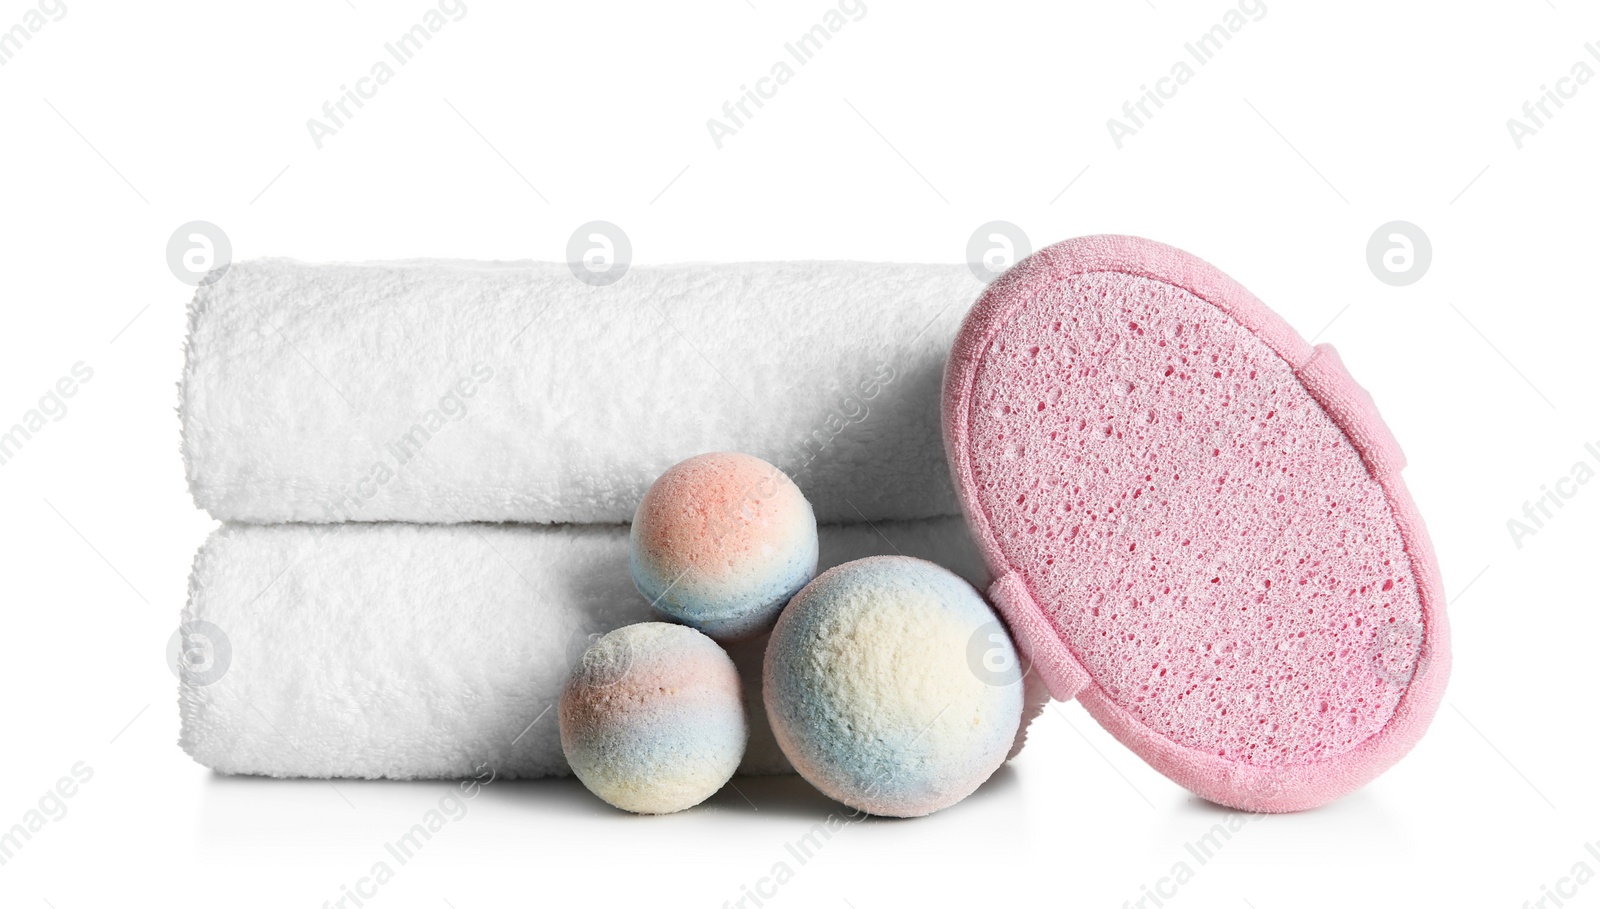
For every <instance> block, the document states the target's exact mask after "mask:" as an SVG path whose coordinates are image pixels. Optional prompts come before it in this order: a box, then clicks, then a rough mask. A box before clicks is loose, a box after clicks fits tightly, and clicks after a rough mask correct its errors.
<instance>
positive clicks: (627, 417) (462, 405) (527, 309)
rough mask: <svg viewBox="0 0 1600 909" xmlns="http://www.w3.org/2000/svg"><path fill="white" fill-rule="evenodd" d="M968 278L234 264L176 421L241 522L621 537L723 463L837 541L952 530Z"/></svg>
mask: <svg viewBox="0 0 1600 909" xmlns="http://www.w3.org/2000/svg"><path fill="white" fill-rule="evenodd" d="M980 289H981V288H980V286H979V284H978V283H977V281H976V279H974V278H973V276H972V274H971V272H970V271H969V270H968V269H967V268H966V267H965V266H963V265H883V264H867V263H855V262H794V263H757V264H743V265H676V266H654V267H647V266H636V267H634V268H632V269H631V270H629V271H628V272H627V274H626V275H625V276H624V277H623V278H622V280H620V281H618V282H617V283H615V284H612V285H609V286H605V287H594V286H590V285H588V284H585V283H583V282H581V281H579V280H577V279H576V278H575V277H574V276H573V274H572V272H571V271H570V269H569V268H568V266H567V265H564V264H548V263H547V264H541V263H469V262H440V261H413V262H398V263H374V264H359V265H308V264H303V263H299V262H294V261H290V260H284V259H264V260H256V261H247V262H239V263H236V264H235V265H234V266H233V267H232V268H231V269H230V270H229V271H228V272H227V274H226V276H225V277H224V278H223V279H222V280H220V281H218V282H217V283H215V284H211V285H208V286H205V287H202V288H200V290H199V291H198V292H197V293H196V294H195V297H194V301H193V303H192V305H191V307H190V312H189V341H188V349H187V357H186V364H185V368H184V376H183V385H182V396H181V403H180V416H181V418H182V424H183V454H184V462H185V467H186V472H187V476H188V480H189V487H190V491H191V492H192V493H193V495H194V499H195V502H196V503H197V504H198V505H199V506H200V507H201V508H204V509H205V510H207V511H209V512H210V513H211V514H212V515H213V516H214V517H216V518H218V519H220V520H225V521H244V522H255V523H272V522H283V521H301V522H312V523H325V522H337V521H391V520H392V521H415V522H431V523H454V522H465V521H515V522H527V523H578V524H587V523H624V522H627V521H629V520H630V519H632V517H633V511H634V508H635V506H637V505H638V503H639V499H640V497H641V496H643V495H644V492H645V490H646V489H647V488H648V487H649V485H650V483H651V481H653V480H654V479H655V478H656V477H658V476H660V475H661V474H662V472H664V471H665V470H666V469H667V468H669V467H671V466H672V465H673V464H675V463H677V462H679V461H681V460H683V459H685V458H688V457H690V456H692V455H696V454H700V453H702V452H706V451H717V450H720V451H740V452H744V453H746V454H750V455H754V456H756V457H759V458H762V459H764V460H766V461H769V462H771V463H773V464H775V465H777V466H778V467H779V468H780V469H782V470H783V471H784V472H785V473H786V474H788V475H789V476H791V477H792V478H793V479H794V480H795V482H796V483H797V484H798V485H799V486H800V488H801V490H802V491H804V492H805V494H806V496H807V498H808V499H809V500H810V501H811V504H812V506H813V507H814V508H815V509H816V514H817V518H818V520H820V521H823V522H845V521H862V520H868V521H878V520H886V519H888V520H898V519H911V518H922V517H932V516H939V515H955V514H958V513H959V507H958V506H957V503H956V500H955V496H954V492H953V490H952V488H951V485H950V477H949V472H948V470H947V468H946V466H945V463H944V459H943V453H942V449H941V445H940V429H939V387H940V380H941V376H942V373H943V368H944V361H945V356H946V354H947V353H948V351H949V349H950V341H951V338H952V337H953V336H954V334H955V331H956V328H957V326H958V325H959V323H960V319H961V315H962V314H963V313H964V312H965V311H966V309H967V307H968V306H969V305H970V304H971V301H972V300H973V298H974V297H975V296H976V295H977V293H978V291H979V290H980Z"/></svg>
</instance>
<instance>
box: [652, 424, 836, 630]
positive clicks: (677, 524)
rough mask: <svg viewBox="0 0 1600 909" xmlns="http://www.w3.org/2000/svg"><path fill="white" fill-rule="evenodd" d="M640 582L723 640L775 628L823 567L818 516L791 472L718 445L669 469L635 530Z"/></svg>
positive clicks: (658, 603) (680, 616)
mask: <svg viewBox="0 0 1600 909" xmlns="http://www.w3.org/2000/svg"><path fill="white" fill-rule="evenodd" d="M629 543H630V546H629V554H628V567H629V570H630V571H631V572H632V573H633V583H634V586H636V587H638V588H639V592H640V593H641V594H644V596H645V597H646V598H647V599H649V600H650V602H651V603H653V604H654V605H655V608H656V609H658V610H660V611H661V612H662V613H663V614H665V615H667V616H669V617H670V618H672V619H674V620H676V621H679V622H682V623H683V624H685V625H688V626H690V627H692V628H698V629H699V630H701V631H703V632H705V633H706V634H708V635H710V636H711V637H713V638H715V639H716V640H718V641H724V642H729V641H740V640H744V639H746V638H750V637H754V636H755V635H758V634H760V633H762V632H764V631H766V630H767V629H769V628H771V627H772V623H773V622H774V621H776V620H777V617H778V613H779V611H780V610H782V609H783V606H784V604H785V603H787V602H789V598H790V597H792V596H794V595H795V593H796V592H797V591H799V589H800V588H801V587H804V586H805V585H806V582H807V581H810V580H811V578H812V577H813V576H814V575H815V574H816V573H817V517H816V514H815V513H813V512H812V510H811V503H809V502H807V501H806V497H805V496H804V495H803V494H801V492H800V488H799V487H798V486H796V485H794V481H793V480H790V479H789V478H788V477H787V476H785V475H784V473H783V471H781V470H779V469H778V468H776V467H774V466H772V465H771V464H768V463H767V462H766V461H763V460H761V459H760V458H754V457H751V456H750V455H744V454H735V453H732V452H713V453H711V454H703V455H697V456H695V457H692V458H690V459H689V460H687V461H683V462H682V463H679V464H677V465H675V466H674V467H672V469H670V470H668V471H667V472H666V473H664V474H662V475H661V477H660V479H658V480H656V481H655V483H653V484H652V485H651V486H650V489H649V491H647V492H646V493H645V494H644V498H643V499H642V500H640V502H639V509H638V511H637V512H635V513H634V516H633V528H632V530H631V532H630V534H629Z"/></svg>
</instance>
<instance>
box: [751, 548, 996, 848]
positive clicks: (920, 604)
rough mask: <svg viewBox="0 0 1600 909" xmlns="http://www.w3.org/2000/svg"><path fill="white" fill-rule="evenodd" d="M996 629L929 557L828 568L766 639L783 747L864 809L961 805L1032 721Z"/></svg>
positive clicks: (967, 590)
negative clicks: (1027, 718) (1024, 712)
mask: <svg viewBox="0 0 1600 909" xmlns="http://www.w3.org/2000/svg"><path fill="white" fill-rule="evenodd" d="M999 628H1000V626H999V625H998V624H997V621H996V617H995V614H994V612H993V611H991V610H990V609H989V606H988V604H987V603H985V602H984V601H983V598H982V597H980V596H979V595H978V592H977V591H976V590H973V589H972V587H971V585H969V584H968V583H967V582H966V581H964V580H962V579H961V578H960V577H958V576H957V575H955V574H954V573H952V572H950V571H948V570H946V569H944V568H941V567H939V566H937V565H934V564H933V563H931V562H924V561H922V560H921V559H912V558H906V557H904V556H876V557H873V558H868V559H860V560H858V561H855V562H847V563H845V564H843V565H840V566H838V567H837V568H832V569H829V570H828V571H825V572H823V573H822V574H821V575H820V576H818V578H817V579H816V580H815V581H812V582H811V583H810V584H809V585H808V586H807V587H806V588H805V589H804V590H802V591H800V593H799V594H798V595H797V596H796V597H795V598H794V599H793V600H791V601H790V603H789V607H788V608H787V609H785V610H784V611H783V615H782V616H781V617H780V618H779V619H778V625H777V628H776V629H774V630H773V632H772V638H771V641H770V642H769V643H768V645H767V656H766V663H765V676H766V678H765V681H764V683H763V699H764V700H765V701H766V707H767V717H768V719H769V720H770V721H771V723H772V731H773V733H774V735H775V736H776V737H777V740H778V746H779V747H780V748H782V749H783V753H784V755H785V756H787V757H788V758H789V761H790V762H791V763H792V764H794V768H795V770H797V771H799V773H800V775H801V776H803V777H805V778H806V780H807V781H809V782H810V783H811V784H812V785H813V786H816V787H817V788H818V789H820V790H821V791H822V792H823V794H825V795H827V796H829V797H831V798H833V799H836V800H837V801H840V802H843V803H844V804H846V805H849V806H850V807H852V808H855V809H857V810H860V811H865V812H868V813H871V814H878V815H886V816H890V817H920V816H922V815H925V814H931V813H933V812H935V811H938V810H939V809H941V808H947V807H949V806H951V805H954V804H955V803H956V802H959V801H961V800H962V799H964V798H966V797H967V796H968V795H970V794H971V793H972V792H973V790H975V789H977V788H978V787H979V786H980V785H982V783H983V782H984V780H987V779H988V778H989V776H990V775H991V774H993V773H994V771H995V770H996V769H997V768H998V767H999V766H1000V765H1001V764H1002V763H1003V762H1004V761H1005V759H1006V754H1007V752H1009V751H1010V750H1011V746H1012V743H1013V740H1014V739H1015V738H1016V735H1017V729H1018V727H1019V726H1020V725H1021V722H1022V706H1023V686H1022V672H1021V669H1020V666H1019V664H1018V662H1017V659H1016V651H1015V648H1014V646H1013V645H1012V642H1011V639H1010V637H1009V636H1007V635H1005V634H1004V633H1003V632H1001V631H998V629H999ZM996 647H1000V648H1003V649H1004V651H1005V652H1004V653H999V654H996V653H994V648H996ZM996 665H998V666H1007V665H1009V667H1011V669H1010V670H1008V671H1006V672H1004V673H1001V674H998V675H997V674H996V673H995V672H994V671H993V669H992V667H994V666H996Z"/></svg>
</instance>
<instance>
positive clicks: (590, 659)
mask: <svg viewBox="0 0 1600 909" xmlns="http://www.w3.org/2000/svg"><path fill="white" fill-rule="evenodd" d="M559 716H560V722H561V750H562V751H563V752H564V753H565V754H566V757H567V763H568V764H569V765H571V767H572V772H573V773H575V774H577V776H578V779H579V780H582V781H583V785H585V786H587V787H588V788H589V791H590V792H593V793H594V794H595V795H598V796H599V797H600V798H602V799H604V800H606V801H607V802H609V803H610V804H612V805H615V806H616V807H618V808H621V809H623V810H624V811H632V812H635V813H638V814H669V813H671V812H674V811H682V810H683V809H685V808H690V807H693V806H694V805H698V804H700V803H701V802H703V801H705V800H706V799H707V798H710V797H711V796H712V795H713V794H715V793H716V791H717V790H718V789H721V788H722V786H723V784H724V783H726V782H727V781H728V780H729V778H731V777H732V776H733V772H734V771H735V770H737V769H738V767H739V761H740V760H741V759H743V758H744V748H745V743H746V741H747V740H748V738H749V727H748V723H747V721H746V719H745V712H744V697H743V693H742V691H741V689H740V685H739V673H738V671H737V670H736V669H734V666H733V660H732V659H730V658H729V657H728V655H727V654H726V653H724V652H723V650H722V648H721V647H718V646H717V644H716V642H714V641H712V640H711V639H710V638H708V637H706V636H705V635H703V634H701V633H700V632H698V631H695V630H694V629H692V628H685V627H683V626H682V625H670V624H668V623H666V622H642V623H640V624H637V625H628V626H626V627H623V628H618V629H617V630H616V631H613V632H611V633H610V634H607V635H606V636H605V637H602V638H601V639H600V640H598V641H596V642H595V643H594V645H593V646H591V647H590V648H589V649H588V650H587V651H586V652H585V653H584V655H583V659H582V660H581V661H580V662H579V664H578V667H577V668H576V669H575V670H573V673H572V677H571V678H570V679H568V680H567V685H566V688H564V689H563V690H562V692H561V707H560V711H559Z"/></svg>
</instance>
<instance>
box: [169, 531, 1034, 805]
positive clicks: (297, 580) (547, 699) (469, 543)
mask: <svg viewBox="0 0 1600 909" xmlns="http://www.w3.org/2000/svg"><path fill="white" fill-rule="evenodd" d="M894 553H901V554H904V555H908V556H916V557H919V558H924V559H928V560H930V561H933V562H937V563H939V564H941V565H944V566H945V567H947V568H950V569H951V570H953V571H955V572H956V573H957V574H960V575H961V576H962V577H965V578H966V579H967V580H969V581H971V582H972V583H973V584H974V585H975V586H976V587H977V588H978V589H979V590H985V589H986V588H987V586H988V581H989V578H988V576H987V572H986V569H985V568H984V567H983V563H982V560H981V558H980V557H979V556H978V553H977V551H976V549H975V548H974V547H973V544H972V541H971V539H970V537H969V536H968V534H967V529H966V527H965V525H964V524H963V523H962V521H961V519H959V518H935V519H929V520H923V521H906V522H883V523H879V524H878V525H877V526H876V527H873V526H870V525H846V526H824V527H823V528H822V529H821V555H822V557H821V566H820V567H821V568H828V567H831V566H833V565H836V564H838V563H840V562H845V561H849V560H851V559H857V558H862V557H865V556H869V555H882V554H894ZM653 618H655V617H654V616H653V615H652V614H651V610H650V606H649V604H648V603H647V602H646V601H645V600H644V599H643V598H642V597H641V596H640V595H639V593H638V592H637V591H636V590H634V588H633V582H632V581H631V580H630V578H629V575H628V528H627V527H625V526H610V525H607V526H593V525H588V526H577V525H567V526H561V525H557V526H549V525H545V526H522V525H502V524H457V525H414V524H331V525H316V526H312V525H294V524H289V525H266V526H260V525H225V526H223V527H222V528H220V529H218V530H217V531H216V532H215V533H214V534H212V536H211V538H210V539H208V540H207V541H206V543H205V545H204V546H202V547H201V549H200V552H199V553H198V554H197V555H196V556H195V563H194V571H193V574H192V576H191V578H190V582H189V602H188V605H187V606H186V607H185V609H184V613H183V622H184V625H183V626H182V630H183V632H184V635H185V638H184V640H185V642H186V643H185V645H184V647H185V649H186V650H188V651H189V659H188V662H187V664H186V665H187V668H186V669H185V670H184V672H183V677H184V681H183V683H182V684H181V685H180V688H179V711H180V713H181V715H182V719H183V729H182V733H181V736H180V744H181V745H182V746H183V749H184V750H185V751H187V752H188V753H189V754H190V755H191V756H193V757H194V759H195V760H196V761H199V762H200V763H201V764H203V765H205V766H207V767H211V768H213V769H215V770H218V771H220V772H223V773H246V774H263V775H268V776H278V777H361V778H380V777H383V778H390V779H417V778H445V779H457V778H467V777H473V776H478V775H480V774H482V773H484V772H486V771H487V770H490V769H492V770H494V771H495V772H496V773H497V775H498V776H499V778H501V779H515V778H527V777H539V776H548V775H552V774H555V775H564V774H566V773H567V772H568V769H567V763H566V760H565V759H564V758H563V757H562V754H561V741H560V736H559V729H558V725H557V722H556V709H555V707H556V701H557V699H558V698H559V696H560V692H561V686H562V685H563V683H564V682H565V681H566V677H567V673H568V671H569V669H570V668H571V666H572V664H573V662H574V661H575V660H576V659H577V658H578V657H579V656H580V655H581V654H582V652H583V650H584V649H585V648H586V647H587V646H588V644H589V642H590V640H591V637H592V636H594V635H598V634H602V633H604V632H607V631H610V630H611V629H613V628H617V627H620V626H622V625H626V624H629V623H631V622H640V621H649V620H651V619H653ZM765 646H766V640H765V638H761V639H758V640H756V641H752V642H749V643H747V644H745V645H741V646H738V647H735V648H733V651H732V652H733V656H734V660H735V662H736V663H737V664H738V665H739V667H740V672H741V673H742V674H743V676H744V683H745V693H746V708H747V710H749V712H750V715H751V741H750V746H749V748H748V750H747V752H746V754H745V760H744V763H743V764H741V765H740V772H741V773H755V774H760V773H784V772H789V771H790V768H789V765H788V762H787V761H786V760H784V758H783V755H782V754H781V753H780V752H779V751H778V748H777V746H776V743H775V742H774V741H773V739H772V734H771V731H770V730H769V729H768V727H767V722H766V712H765V710H763V709H762V706H761V687H760V686H761V680H760V665H761V656H762V653H763V651H764V648H765ZM1042 705H1043V702H1042V700H1039V701H1037V703H1035V704H1030V707H1031V708H1034V709H1030V711H1029V714H1030V717H1031V715H1032V714H1033V713H1036V712H1037V708H1038V707H1042ZM1025 719H1026V718H1025ZM1019 742H1020V736H1019Z"/></svg>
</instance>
